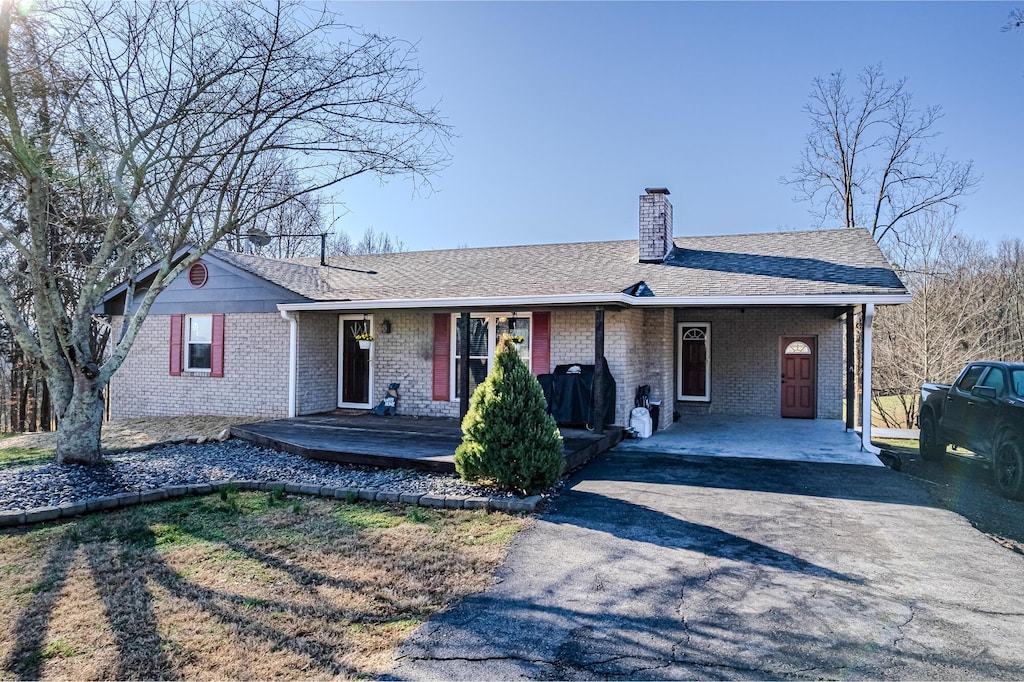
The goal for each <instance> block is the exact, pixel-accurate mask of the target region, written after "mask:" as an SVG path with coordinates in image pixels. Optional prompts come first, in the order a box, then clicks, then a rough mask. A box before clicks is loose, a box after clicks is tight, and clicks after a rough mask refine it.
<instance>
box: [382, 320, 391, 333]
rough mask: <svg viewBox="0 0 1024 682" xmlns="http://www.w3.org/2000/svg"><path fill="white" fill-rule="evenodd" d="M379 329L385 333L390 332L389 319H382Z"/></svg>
mask: <svg viewBox="0 0 1024 682" xmlns="http://www.w3.org/2000/svg"><path fill="white" fill-rule="evenodd" d="M380 330H381V331H382V332H384V333H385V334H390V333H391V320H384V321H383V322H381V323H380Z"/></svg>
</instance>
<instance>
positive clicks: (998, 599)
mask: <svg viewBox="0 0 1024 682" xmlns="http://www.w3.org/2000/svg"><path fill="white" fill-rule="evenodd" d="M498 577H499V580H498V582H497V583H496V584H495V585H494V586H493V587H492V588H491V589H489V590H488V591H486V592H484V593H482V594H479V595H476V596H474V597H471V598H469V599H466V600H464V601H463V602H461V603H460V604H458V605H457V606H455V607H454V608H453V609H451V610H450V611H447V612H445V613H443V614H440V615H439V616H438V617H436V618H435V619H434V620H432V621H430V622H428V623H426V624H425V625H423V626H422V627H420V628H419V629H418V630H417V631H416V632H415V633H414V634H413V636H412V637H411V638H410V640H409V641H408V642H407V643H406V644H405V645H404V646H403V647H402V649H401V650H400V651H399V654H398V656H399V662H398V665H397V667H396V668H395V669H394V670H393V672H392V677H395V678H402V679H442V678H443V679H515V678H522V677H526V678H535V679H592V678H628V679H638V678H647V679H650V678H656V679H664V678H699V679H708V678H714V679H718V678H765V677H770V678H813V679H819V678H889V679H893V678H899V679H965V678H987V679H991V678H1006V679H1022V678H1024V556H1021V555H1020V554H1017V553H1014V552H1012V551H1010V550H1008V549H1006V548H1004V547H1002V546H1000V545H998V544H996V543H995V542H993V541H992V540H990V539H989V538H988V537H987V536H985V535H984V534H982V533H980V532H978V531H977V530H975V529H974V528H972V527H971V526H970V524H968V523H967V522H966V521H965V520H964V519H963V518H962V517H960V516H958V515H956V514H954V513H952V512H949V511H946V510H943V509H938V508H935V507H934V506H932V504H931V502H930V498H929V497H928V495H927V494H926V493H925V492H924V490H923V489H921V488H920V487H919V485H918V484H917V483H915V482H914V481H913V480H912V479H910V478H909V477H907V476H904V475H901V474H899V473H896V472H893V471H890V470H888V469H885V468H880V467H865V466H855V465H833V464H809V463H799V462H779V461H759V460H745V459H713V458H702V457H696V458H689V457H685V456H680V455H661V454H656V453H648V452H617V451H616V452H610V453H606V454H605V455H603V456H601V457H600V458H599V460H598V461H596V462H594V463H592V464H591V465H590V466H588V467H587V468H586V469H585V470H584V471H583V472H582V474H580V475H578V476H577V477H576V479H574V481H573V484H572V486H571V489H570V490H568V491H567V492H566V493H564V494H563V495H562V496H561V497H560V498H558V500H557V501H556V503H555V505H554V507H553V509H552V510H551V511H550V512H549V513H548V514H546V515H544V516H543V517H542V518H540V519H539V520H538V521H537V523H536V524H535V525H534V526H533V527H532V528H531V529H529V530H527V531H525V532H523V533H521V534H520V535H519V537H518V538H517V539H516V541H515V544H514V546H513V548H512V551H511V552H510V554H509V559H508V561H507V562H506V564H505V565H504V567H503V568H502V569H501V570H500V571H499V573H498Z"/></svg>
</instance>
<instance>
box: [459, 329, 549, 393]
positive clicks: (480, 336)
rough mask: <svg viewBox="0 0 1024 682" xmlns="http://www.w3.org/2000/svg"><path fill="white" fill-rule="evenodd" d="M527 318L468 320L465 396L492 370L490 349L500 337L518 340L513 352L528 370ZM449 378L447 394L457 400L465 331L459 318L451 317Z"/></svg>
mask: <svg viewBox="0 0 1024 682" xmlns="http://www.w3.org/2000/svg"><path fill="white" fill-rule="evenodd" d="M530 322H531V316H530V314H528V313H527V314H525V315H513V314H512V313H485V314H480V313H476V314H473V315H471V316H470V318H469V330H468V334H469V357H468V358H466V359H465V361H466V362H468V364H469V392H470V393H471V394H472V392H473V391H474V389H476V387H477V386H479V385H480V384H481V383H482V382H483V380H484V379H485V378H486V377H487V375H488V373H490V371H491V368H492V367H493V366H494V349H495V348H496V347H497V345H498V341H499V340H500V339H501V337H502V335H503V334H510V335H511V336H513V337H516V338H520V339H522V341H517V342H516V349H517V350H518V351H519V357H521V358H522V359H523V361H524V362H525V363H526V366H527V367H530ZM452 328H453V330H454V333H453V334H452V335H451V338H452V348H451V357H452V363H451V367H452V374H451V392H450V393H449V395H452V396H454V399H455V400H458V399H459V398H461V394H460V392H459V391H460V388H459V373H460V372H461V371H462V363H463V361H464V358H463V357H462V346H463V339H464V338H465V334H466V333H467V330H466V329H464V325H463V324H462V316H461V315H458V314H453V315H452Z"/></svg>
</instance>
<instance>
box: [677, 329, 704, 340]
mask: <svg viewBox="0 0 1024 682" xmlns="http://www.w3.org/2000/svg"><path fill="white" fill-rule="evenodd" d="M684 329H685V330H686V331H684V332H683V341H703V340H704V339H705V338H707V332H706V331H705V330H704V329H702V328H700V327H689V328H686V327H684Z"/></svg>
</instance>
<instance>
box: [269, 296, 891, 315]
mask: <svg viewBox="0 0 1024 682" xmlns="http://www.w3.org/2000/svg"><path fill="white" fill-rule="evenodd" d="M910 300H911V296H910V294H909V293H884V294H805V295H799V294H798V295H759V296H758V295H753V296H671V297H670V296H665V297H658V296H630V295H628V294H623V293H611V294H555V295H550V296H480V297H460V298H421V299H406V298H403V299H365V300H364V299H360V300H341V301H312V302H309V303H279V304H278V306H277V309H278V310H281V311H284V312H303V311H306V312H315V311H325V312H327V311H348V310H420V309H431V310H439V309H452V308H454V309H466V308H473V309H477V310H509V309H514V308H527V307H533V308H545V307H557V306H580V305H595V306H597V305H605V306H614V307H623V308H632V307H638V308H640V307H656V308H693V307H712V308H719V307H757V306H846V305H863V304H867V303H873V304H875V305H902V304H904V303H910Z"/></svg>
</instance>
